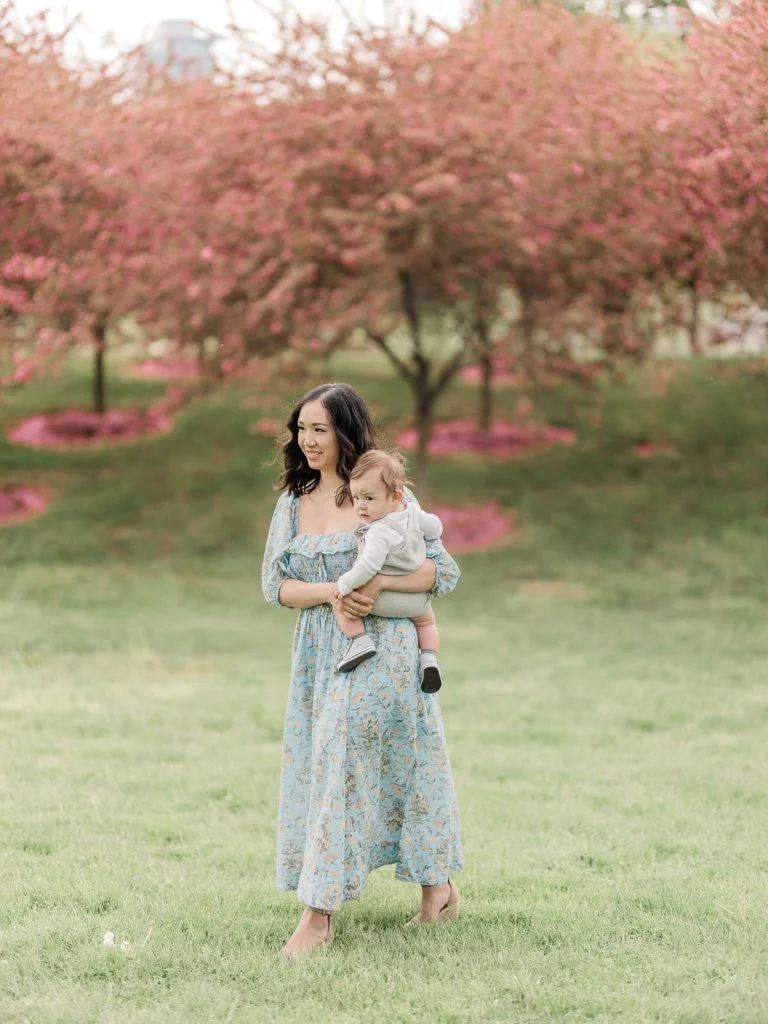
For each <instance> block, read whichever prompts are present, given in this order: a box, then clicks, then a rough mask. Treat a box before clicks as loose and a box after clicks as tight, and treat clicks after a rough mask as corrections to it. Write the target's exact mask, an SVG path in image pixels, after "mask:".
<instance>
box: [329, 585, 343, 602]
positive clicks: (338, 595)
mask: <svg viewBox="0 0 768 1024" xmlns="http://www.w3.org/2000/svg"><path fill="white" fill-rule="evenodd" d="M331 597H332V598H333V600H334V601H340V600H341V591H340V590H339V588H338V587H337V586H336V585H335V584H334V585H333V587H331Z"/></svg>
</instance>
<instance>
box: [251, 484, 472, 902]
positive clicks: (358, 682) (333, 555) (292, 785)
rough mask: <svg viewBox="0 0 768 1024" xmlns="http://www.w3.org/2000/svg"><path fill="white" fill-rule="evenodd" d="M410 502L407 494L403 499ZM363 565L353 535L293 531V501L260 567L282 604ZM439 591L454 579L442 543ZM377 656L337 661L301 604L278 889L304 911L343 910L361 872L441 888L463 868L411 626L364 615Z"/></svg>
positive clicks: (326, 609)
mask: <svg viewBox="0 0 768 1024" xmlns="http://www.w3.org/2000/svg"><path fill="white" fill-rule="evenodd" d="M407 498H408V499H409V500H414V499H413V497H412V495H407ZM356 556H357V542H356V540H355V536H354V534H353V533H351V532H349V533H327V534H307V533H299V532H298V499H297V498H296V497H294V496H292V495H290V494H288V493H284V494H283V495H282V496H281V497H280V499H279V500H278V502H277V507H276V508H275V512H274V515H273V517H272V524H271V526H270V530H269V536H268V539H267V546H266V551H265V553H264V565H263V570H262V585H263V589H264V596H265V597H266V599H267V601H269V602H270V604H274V605H277V606H278V607H281V606H280V604H279V600H278V594H279V590H280V584H281V583H282V582H283V580H285V579H295V580H303V581H304V582H306V583H319V582H329V581H335V580H337V579H338V578H339V576H341V575H342V573H344V572H346V571H347V570H348V569H349V568H350V567H351V566H352V563H353V562H354V560H355V558H356ZM427 557H428V558H431V559H433V560H434V562H435V564H436V566H437V579H436V583H435V588H434V590H433V595H434V596H435V597H443V596H445V595H446V594H449V593H450V592H451V591H452V590H453V588H454V587H455V586H456V582H457V580H458V578H459V570H458V567H457V565H456V563H455V562H454V560H453V559H452V558H451V556H450V555H449V554H448V553H447V552H446V550H445V548H444V547H443V545H442V543H441V542H440V541H430V542H429V543H428V544H427ZM365 626H366V629H367V631H368V632H369V633H370V635H371V637H372V638H373V640H374V642H375V643H376V647H377V650H378V653H377V654H376V655H375V656H374V657H373V658H371V659H369V660H368V661H365V662H363V664H361V665H360V666H358V668H356V669H354V670H353V671H352V672H348V673H340V672H337V671H336V665H337V663H338V662H339V661H340V660H341V656H342V653H343V651H344V649H345V647H346V645H347V643H348V642H349V641H348V640H347V639H346V637H344V636H343V634H342V633H341V631H340V630H339V628H338V626H337V625H336V620H335V618H334V616H333V612H332V610H331V607H330V605H328V604H323V605H317V606H316V607H314V608H306V609H302V610H301V611H300V613H299V618H298V622H297V624H296V630H295V632H294V636H293V669H292V673H291V685H290V691H289V694H288V708H287V712H286V719H285V734H284V738H283V754H282V767H281V780H280V809H279V818H278V840H277V884H278V887H279V888H280V889H285V890H294V889H295V890H296V892H297V895H298V898H299V899H300V900H301V902H302V903H305V904H306V905H307V906H311V907H316V908H317V909H319V910H328V911H333V910H338V909H339V907H341V905H342V903H343V902H344V901H345V900H349V899H357V898H359V897H360V895H361V894H362V891H363V887H364V886H365V881H366V878H367V877H368V874H369V872H371V871H373V870H374V868H378V867H381V866H382V865H383V864H395V865H396V871H395V877H396V878H398V879H400V880H402V881H407V882H416V883H418V884H420V885H439V884H441V883H442V882H445V881H446V880H447V878H448V876H449V874H452V873H453V872H454V871H456V870H457V869H458V868H460V867H461V840H460V835H459V814H458V807H457V804H456V796H455V792H454V787H453V779H452V776H451V769H450V764H449V761H448V751H447V748H446V742H445V734H444V732H443V723H442V718H441V715H440V705H439V702H438V698H437V696H436V695H434V694H426V693H422V691H421V686H420V674H419V651H418V646H417V642H416V629H415V627H414V625H413V624H412V623H411V622H410V620H409V619H385V618H380V617H378V616H373V615H372V616H369V617H368V618H367V619H366V620H365Z"/></svg>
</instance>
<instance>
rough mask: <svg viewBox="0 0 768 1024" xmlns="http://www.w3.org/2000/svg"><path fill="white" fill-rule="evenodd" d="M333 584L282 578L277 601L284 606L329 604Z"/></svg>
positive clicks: (310, 606) (304, 606) (296, 606)
mask: <svg viewBox="0 0 768 1024" xmlns="http://www.w3.org/2000/svg"><path fill="white" fill-rule="evenodd" d="M335 585H336V584H335V583H304V582H303V581H302V580H283V582H282V583H281V584H280V590H279V591H278V601H279V602H280V604H281V605H282V606H283V607H284V608H314V607H315V605H318V604H330V603H331V594H332V591H333V588H334V587H335Z"/></svg>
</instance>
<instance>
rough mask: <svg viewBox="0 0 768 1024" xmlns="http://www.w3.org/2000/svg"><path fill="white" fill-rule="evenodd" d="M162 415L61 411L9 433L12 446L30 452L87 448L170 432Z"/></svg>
mask: <svg viewBox="0 0 768 1024" xmlns="http://www.w3.org/2000/svg"><path fill="white" fill-rule="evenodd" d="M170 428H171V420H170V418H169V417H168V416H166V415H165V414H164V413H161V412H152V411H150V412H146V411H145V410H143V409H110V410H109V412H106V413H104V414H103V415H99V414H98V413H95V412H90V411H88V410H85V409H61V410H59V411H57V412H46V413H40V414H38V415H37V416H30V417H29V418H28V419H26V420H22V421H21V422H20V423H16V424H15V425H14V426H12V427H10V428H9V429H7V430H6V437H7V438H8V440H9V441H10V443H11V444H20V445H25V446H27V447H28V448H87V447H90V446H92V445H98V444H116V443H119V442H124V441H135V440H137V439H138V438H141V437H151V436H152V435H154V434H162V433H164V432H165V431H166V430H170Z"/></svg>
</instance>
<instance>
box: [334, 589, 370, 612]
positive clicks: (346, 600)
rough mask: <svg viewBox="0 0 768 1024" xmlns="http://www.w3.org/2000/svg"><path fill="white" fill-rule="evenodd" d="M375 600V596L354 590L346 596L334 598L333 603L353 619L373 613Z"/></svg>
mask: <svg viewBox="0 0 768 1024" xmlns="http://www.w3.org/2000/svg"><path fill="white" fill-rule="evenodd" d="M373 602H374V598H372V597H369V596H368V595H367V594H363V593H361V591H359V590H353V591H352V593H351V594H347V596H346V597H342V598H336V599H334V600H332V601H331V604H332V605H333V607H334V608H336V609H337V610H338V611H340V612H341V613H342V614H343V615H348V616H349V617H350V618H351V619H364V618H365V616H366V615H370V614H371V608H373Z"/></svg>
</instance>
